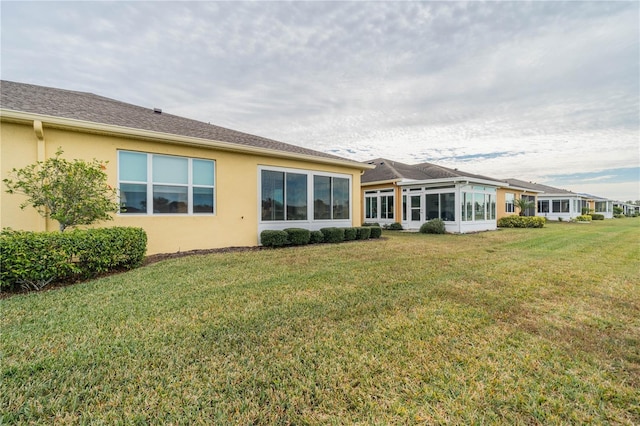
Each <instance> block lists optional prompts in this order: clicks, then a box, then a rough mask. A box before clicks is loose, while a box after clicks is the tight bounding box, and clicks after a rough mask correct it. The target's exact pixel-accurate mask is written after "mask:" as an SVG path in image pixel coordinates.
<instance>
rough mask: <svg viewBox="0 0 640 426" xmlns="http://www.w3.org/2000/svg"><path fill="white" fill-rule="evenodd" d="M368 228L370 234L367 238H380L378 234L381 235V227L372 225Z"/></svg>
mask: <svg viewBox="0 0 640 426" xmlns="http://www.w3.org/2000/svg"><path fill="white" fill-rule="evenodd" d="M370 229H371V235H370V237H369V238H380V236H381V235H382V228H380V227H379V226H372V227H371V228H370Z"/></svg>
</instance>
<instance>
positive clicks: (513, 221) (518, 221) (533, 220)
mask: <svg viewBox="0 0 640 426" xmlns="http://www.w3.org/2000/svg"><path fill="white" fill-rule="evenodd" d="M545 222H546V219H545V218H544V217H539V216H518V215H511V216H505V217H502V218H500V219H499V220H498V227H500V228H542V227H544V224H545Z"/></svg>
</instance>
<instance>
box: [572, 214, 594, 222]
mask: <svg viewBox="0 0 640 426" xmlns="http://www.w3.org/2000/svg"><path fill="white" fill-rule="evenodd" d="M576 221H578V222H591V216H590V215H588V214H581V215H580V216H576Z"/></svg>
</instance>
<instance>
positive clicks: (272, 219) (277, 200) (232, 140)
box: [0, 81, 373, 254]
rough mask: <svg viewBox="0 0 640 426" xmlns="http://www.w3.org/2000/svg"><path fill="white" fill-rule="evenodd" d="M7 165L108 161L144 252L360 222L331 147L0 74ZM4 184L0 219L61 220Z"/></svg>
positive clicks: (355, 189) (125, 216) (31, 225)
mask: <svg viewBox="0 0 640 426" xmlns="http://www.w3.org/2000/svg"><path fill="white" fill-rule="evenodd" d="M0 92H1V98H0V107H1V108H0V119H1V127H0V157H1V158H0V175H1V177H0V178H1V179H4V178H6V177H7V176H8V173H9V172H10V171H11V169H13V168H22V167H24V166H26V165H28V164H32V163H34V162H36V161H38V160H40V161H42V160H45V159H47V158H50V157H51V156H53V155H54V154H55V152H56V150H57V149H58V148H62V150H63V151H64V154H63V157H64V158H69V159H74V158H78V159H84V160H91V159H93V158H97V159H99V160H106V161H108V165H107V174H108V183H109V184H110V185H112V186H114V187H117V188H118V189H119V193H120V202H121V204H122V206H123V208H122V211H121V212H120V213H118V214H116V215H115V217H114V220H113V221H111V222H104V223H100V224H99V226H137V227H141V228H144V229H145V231H146V232H147V234H148V238H149V245H148V253H149V254H153V253H162V252H177V251H186V250H192V249H206V248H219V247H230V246H252V245H256V244H258V243H259V241H258V239H259V234H260V232H261V231H262V230H264V229H284V228H288V227H303V228H307V229H319V228H322V227H326V226H357V225H359V224H360V219H361V216H362V215H361V211H360V208H361V206H362V202H361V200H360V176H361V174H362V172H363V171H365V170H367V169H370V168H373V166H369V165H366V164H363V163H358V162H355V161H352V160H348V159H345V158H341V157H337V156H334V155H330V154H326V153H322V152H318V151H313V150H310V149H306V148H302V147H298V146H294V145H289V144H285V143H282V142H277V141H274V140H270V139H266V138H262V137H259V136H254V135H250V134H246V133H241V132H238V131H234V130H229V129H225V128H222V127H218V126H214V125H210V124H207V123H203V122H199V121H195V120H190V119H187V118H183V117H178V116H174V115H171V114H167V113H165V112H162V111H161V110H159V109H151V108H143V107H139V106H135V105H131V104H127V103H124V102H120V101H117V100H113V99H109V98H105V97H101V96H97V95H94V94H91V93H83V92H75V91H68V90H61V89H55V88H48V87H41V86H34V85H29V84H22V83H15V82H9V81H2V82H1V83H0ZM23 200H24V197H23V196H21V195H10V194H7V193H5V191H4V189H3V190H2V191H0V227H11V228H14V229H24V230H34V231H44V230H55V229H57V225H56V223H55V222H51V221H45V220H44V219H42V218H41V217H40V216H39V215H38V214H37V212H36V211H35V209H31V208H27V209H25V210H21V209H20V207H19V205H20V203H21V202H22V201H23Z"/></svg>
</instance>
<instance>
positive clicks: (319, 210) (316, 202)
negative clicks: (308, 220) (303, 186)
mask: <svg viewBox="0 0 640 426" xmlns="http://www.w3.org/2000/svg"><path fill="white" fill-rule="evenodd" d="M313 218H314V219H316V220H322V219H331V178H330V177H328V176H314V177H313Z"/></svg>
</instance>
